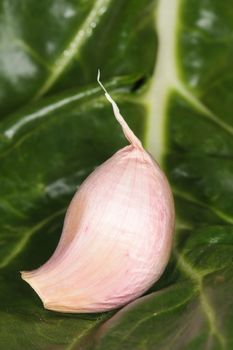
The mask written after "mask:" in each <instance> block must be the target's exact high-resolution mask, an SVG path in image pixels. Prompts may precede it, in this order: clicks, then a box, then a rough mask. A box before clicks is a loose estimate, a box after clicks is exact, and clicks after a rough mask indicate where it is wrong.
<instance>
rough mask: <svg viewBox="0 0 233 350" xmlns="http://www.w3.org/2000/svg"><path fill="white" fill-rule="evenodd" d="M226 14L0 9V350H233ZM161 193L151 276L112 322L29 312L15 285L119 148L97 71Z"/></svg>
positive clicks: (192, 7)
mask: <svg viewBox="0 0 233 350" xmlns="http://www.w3.org/2000/svg"><path fill="white" fill-rule="evenodd" d="M232 5H233V3H232V1H231V0H225V1H222V2H221V1H217V0H214V1H213V0H212V1H209V0H204V1H203V0H202V1H201V0H195V1H194V0H189V1H188V0H173V1H172V2H171V1H170V0H158V1H154V0H143V1H142V0H139V1H133V0H129V1H127V2H125V1H123V0H119V1H115V2H114V1H110V0H97V1H93V0H85V1H84V0H49V1H48V0H42V1H35V0H33V1H29V0H24V1H21V2H19V1H15V0H13V1H10V0H4V1H2V2H1V4H0V18H1V21H0V87H1V89H0V91H1V93H0V111H1V114H0V116H1V122H0V169H1V171H0V228H1V229H0V269H1V274H0V295H1V298H0V348H1V349H2V348H3V349H6V348H7V349H9V350H16V349H17V350H18V349H25V350H27V349H35V350H47V349H62V350H65V349H66V350H68V349H69V350H71V349H80V350H81V349H84V350H87V349H94V350H95V349H96V350H102V349H103V350H105V349H106V350H109V349H111V350H118V349H124V350H127V349H129V350H142V349H144V350H145V349H146V350H154V349H159V350H160V349H161V350H163V349H179V350H180V349H201V350H202V349H203V350H207V349H208V350H218V349H226V350H228V349H229V350H230V349H232V348H233V337H232V327H233V312H232V309H233V305H232V304H233V300H232V289H233V273H232V256H233V214H232V213H233V160H232V159H233V137H232V136H233V118H232V112H231V109H232V105H233V93H232V91H233V89H232V86H233V76H232V74H231V71H232V68H231V66H232V61H233V50H232V47H233V39H232V38H233V35H232V34H233V6H232ZM98 68H100V69H101V72H102V80H103V81H104V83H105V85H106V87H107V88H108V90H109V92H110V93H111V95H112V96H113V97H114V98H115V99H116V101H117V103H118V105H119V107H120V109H121V111H122V114H123V115H124V116H125V117H126V119H127V122H128V123H129V125H130V126H131V127H132V129H133V130H134V131H135V133H136V134H137V135H138V137H140V138H141V139H142V140H143V141H144V143H145V146H146V147H147V149H148V150H149V151H150V152H151V153H152V154H153V155H155V157H156V158H157V159H158V161H159V162H160V164H161V166H162V167H163V169H164V170H165V172H166V174H167V175H168V177H169V180H170V182H171V185H172V189H173V193H174V197H175V203H176V212H177V224H176V234H175V240H174V249H173V254H172V257H171V259H170V262H169V264H168V267H167V269H166V271H165V273H164V275H163V277H162V278H161V280H160V281H159V282H158V283H156V284H155V286H153V287H152V288H151V290H150V291H148V293H147V295H146V296H143V297H141V298H139V299H138V300H136V301H134V302H132V303H131V304H129V305H128V306H126V307H124V308H123V309H121V310H119V311H114V312H110V313H106V314H91V315H88V314H87V315H83V314H82V315H78V314H59V313H55V312H49V311H47V310H44V309H43V307H42V305H41V302H40V300H39V298H38V297H37V296H36V295H35V293H34V292H33V291H32V290H31V289H30V287H29V286H28V285H26V284H25V283H24V282H23V281H22V280H21V279H20V275H19V271H20V270H26V269H32V268H36V267H38V266H39V265H40V264H42V263H43V262H45V261H46V260H47V258H48V257H49V256H50V255H51V253H52V252H53V250H54V248H55V247H56V244H57V242H58V239H59V236H60V233H61V229H62V223H63V219H64V214H65V211H66V208H67V206H68V204H69V201H70V199H71V198H72V196H73V194H74V193H75V191H76V190H77V188H78V186H79V185H80V184H81V182H82V181H83V180H84V179H85V178H86V176H87V175H88V174H89V173H90V172H91V171H92V170H93V169H94V168H95V167H96V166H98V165H99V164H101V163H102V162H103V161H104V160H106V159H107V158H108V157H110V156H111V155H112V154H113V153H114V152H115V151H116V150H118V149H119V148H120V147H122V146H124V145H125V144H126V141H125V139H124V136H123V135H122V132H121V129H120V127H119V126H118V125H117V123H116V121H115V119H114V117H113V115H112V111H111V107H110V106H109V104H108V102H107V101H106V99H105V97H104V95H103V93H102V91H101V90H100V88H99V87H98V85H97V83H96V75H97V69H98Z"/></svg>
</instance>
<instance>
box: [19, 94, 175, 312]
mask: <svg viewBox="0 0 233 350" xmlns="http://www.w3.org/2000/svg"><path fill="white" fill-rule="evenodd" d="M105 91H106V90H105ZM105 95H106V97H107V98H108V100H109V101H110V102H111V103H112V105H113V110H114V114H115V116H116V118H117V120H118V121H119V122H120V123H121V125H122V127H123V131H124V133H125V135H126V137H127V138H128V140H129V141H130V143H131V144H130V145H129V146H127V147H124V148H123V149H121V150H119V151H118V152H117V153H115V154H114V155H113V156H112V157H111V158H110V159H109V160H107V161H106V162H105V163H103V164H102V165H101V166H99V167H98V168H97V169H96V170H95V171H94V172H93V173H92V174H91V175H90V176H89V177H88V178H87V179H86V180H85V181H84V183H83V184H82V185H81V187H80V188H79V190H78V191H77V193H76V194H75V196H74V198H73V200H72V201H71V204H70V206H69V209H68V211H67V214H66V217H65V222H64V227H63V231H62V235H61V239H60V242H59V244H58V246H57V248H56V250H55V252H54V254H53V255H52V257H51V258H50V259H49V260H48V261H47V262H46V263H45V264H44V265H43V266H41V267H40V268H38V269H37V270H34V271H31V272H22V278H23V279H24V280H25V281H27V282H28V283H29V284H30V285H31V287H32V288H33V289H34V290H35V291H36V292H37V294H38V295H39V297H40V298H41V300H42V302H43V304H44V307H45V308H46V309H50V310H56V311H61V312H78V313H83V312H102V311H107V310H111V309H115V308H118V307H120V306H122V305H125V304H127V303H129V302H130V301H131V300H134V299H135V298H137V297H139V296H140V295H142V294H143V293H144V292H145V291H146V290H147V289H148V288H149V287H151V286H152V285H153V284H154V282H156V281H157V280H158V279H159V277H160V276H161V274H162V273H163V271H164V269H165V267H166V265H167V262H168V259H169V255H170V251H171V247H172V236H173V229H174V216H175V215H174V204H173V198H172V194H171V190H170V186H169V184H168V181H167V179H166V177H165V175H164V174H163V172H162V170H161V169H160V168H159V166H158V165H157V164H156V163H155V161H154V160H153V159H152V157H151V156H150V155H149V154H148V153H147V152H146V151H145V150H144V149H143V147H142V145H141V143H140V141H139V140H138V139H137V137H136V136H135V135H134V134H133V132H132V131H131V130H130V129H129V127H128V125H127V124H126V122H125V121H124V119H123V117H122V116H121V115H120V112H119V110H118V108H117V106H116V104H115V102H114V101H113V100H112V99H111V97H110V96H109V95H108V93H107V92H106V94H105Z"/></svg>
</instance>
